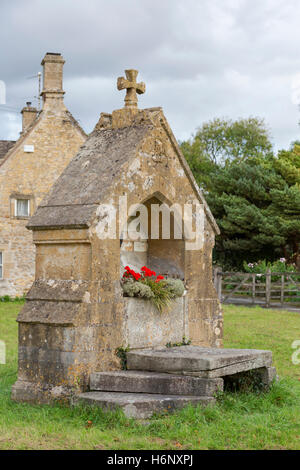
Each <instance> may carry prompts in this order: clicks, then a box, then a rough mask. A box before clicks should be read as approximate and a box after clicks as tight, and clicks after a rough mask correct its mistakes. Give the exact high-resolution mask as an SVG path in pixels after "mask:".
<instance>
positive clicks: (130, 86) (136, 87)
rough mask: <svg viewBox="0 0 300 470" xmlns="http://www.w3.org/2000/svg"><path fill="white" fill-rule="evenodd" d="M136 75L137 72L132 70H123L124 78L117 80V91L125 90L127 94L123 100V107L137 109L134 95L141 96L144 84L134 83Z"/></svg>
mask: <svg viewBox="0 0 300 470" xmlns="http://www.w3.org/2000/svg"><path fill="white" fill-rule="evenodd" d="M138 73H139V72H138V71H137V70H134V69H130V70H125V74H126V78H124V77H119V78H118V83H117V86H118V90H124V89H125V88H126V89H127V93H126V96H125V100H124V101H125V106H130V107H133V108H137V104H138V99H137V95H136V94H137V93H138V94H139V95H141V94H142V93H145V91H146V85H145V83H144V82H140V83H137V82H136V77H137V75H138Z"/></svg>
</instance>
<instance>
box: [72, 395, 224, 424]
mask: <svg viewBox="0 0 300 470" xmlns="http://www.w3.org/2000/svg"><path fill="white" fill-rule="evenodd" d="M214 402H215V399H214V398H212V397H192V396H183V395H180V396H178V395H169V396H168V395H158V394H147V393H120V392H87V393H81V394H80V395H79V396H78V397H76V398H75V399H74V403H75V404H80V403H81V404H85V405H93V406H99V407H101V408H102V409H104V410H116V409H120V408H121V409H122V410H123V412H124V414H125V416H127V417H128V418H137V419H145V418H150V417H151V416H152V415H153V414H154V413H166V412H171V411H174V410H175V409H179V408H183V407H184V406H187V405H188V404H191V405H194V406H196V405H199V404H200V405H209V404H211V403H214Z"/></svg>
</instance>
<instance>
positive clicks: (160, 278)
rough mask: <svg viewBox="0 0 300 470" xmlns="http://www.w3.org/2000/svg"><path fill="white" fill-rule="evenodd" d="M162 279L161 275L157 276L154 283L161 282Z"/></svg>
mask: <svg viewBox="0 0 300 470" xmlns="http://www.w3.org/2000/svg"><path fill="white" fill-rule="evenodd" d="M163 279H164V276H162V275H161V274H160V275H159V276H157V278H156V281H155V282H159V281H162V280H163Z"/></svg>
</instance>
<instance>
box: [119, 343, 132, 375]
mask: <svg viewBox="0 0 300 470" xmlns="http://www.w3.org/2000/svg"><path fill="white" fill-rule="evenodd" d="M128 351H130V348H129V346H127V347H126V348H123V347H122V346H121V347H119V348H117V349H116V356H117V357H118V358H119V359H120V363H121V369H122V370H127V353H128Z"/></svg>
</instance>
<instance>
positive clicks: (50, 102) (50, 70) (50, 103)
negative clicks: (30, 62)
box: [41, 52, 65, 108]
mask: <svg viewBox="0 0 300 470" xmlns="http://www.w3.org/2000/svg"><path fill="white" fill-rule="evenodd" d="M64 63H65V61H64V59H63V57H62V55H61V54H59V53H57V52H47V54H46V55H45V57H44V58H43V60H42V63H41V65H42V66H43V91H42V93H41V95H42V97H43V104H44V106H43V108H45V107H47V108H48V107H51V108H55V107H58V106H61V105H62V104H63V96H64V94H65V92H64V91H63V66H64Z"/></svg>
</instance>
